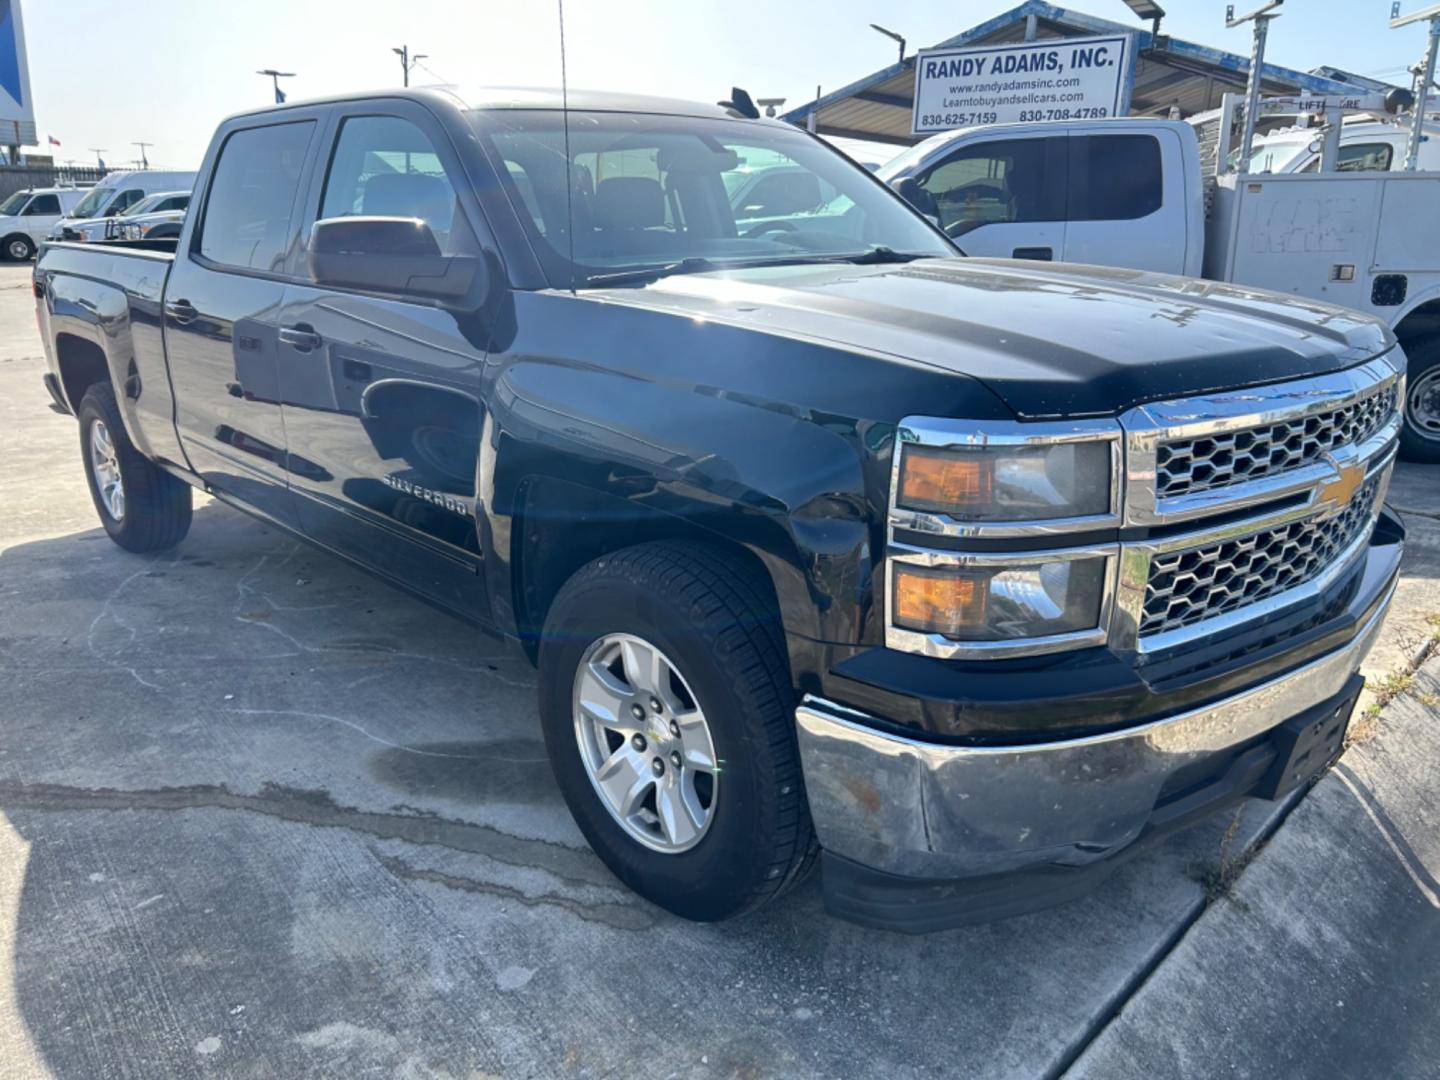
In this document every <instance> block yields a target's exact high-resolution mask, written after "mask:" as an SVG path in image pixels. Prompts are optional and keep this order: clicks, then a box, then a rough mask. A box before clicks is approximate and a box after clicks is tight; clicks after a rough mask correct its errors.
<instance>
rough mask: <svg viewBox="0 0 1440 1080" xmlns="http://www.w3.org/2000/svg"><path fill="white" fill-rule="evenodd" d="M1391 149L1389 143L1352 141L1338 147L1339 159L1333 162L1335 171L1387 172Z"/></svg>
mask: <svg viewBox="0 0 1440 1080" xmlns="http://www.w3.org/2000/svg"><path fill="white" fill-rule="evenodd" d="M1390 156H1391V149H1390V144H1389V143H1353V144H1351V145H1350V146H1342V147H1340V156H1339V159H1338V160H1337V161H1336V162H1335V170H1336V171H1337V172H1389V171H1390Z"/></svg>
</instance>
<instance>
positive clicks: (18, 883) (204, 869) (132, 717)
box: [0, 267, 1440, 1080]
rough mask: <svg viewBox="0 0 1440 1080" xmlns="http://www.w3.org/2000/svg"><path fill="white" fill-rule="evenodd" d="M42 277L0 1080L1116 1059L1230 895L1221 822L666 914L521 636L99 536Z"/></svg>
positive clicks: (24, 409)
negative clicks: (891, 908)
mask: <svg viewBox="0 0 1440 1080" xmlns="http://www.w3.org/2000/svg"><path fill="white" fill-rule="evenodd" d="M31 303H32V301H31V298H30V295H29V285H28V271H27V270H26V269H25V268H20V267H8V268H4V269H3V270H0V461H3V462H5V466H6V467H5V469H4V470H3V472H0V506H4V507H5V508H6V512H5V513H4V514H3V515H0V1080H12V1078H19V1077H26V1078H28V1077H32V1076H52V1075H53V1076H60V1077H92V1076H116V1077H128V1076H135V1077H145V1078H147V1080H150V1078H160V1077H179V1076H211V1075H214V1076H256V1077H262V1076H264V1077H268V1076H300V1075H305V1076H335V1077H353V1076H359V1075H376V1076H391V1075H395V1076H415V1077H447V1076H454V1077H461V1076H466V1077H473V1076H487V1075H500V1076H505V1077H549V1076H575V1077H581V1076H588V1077H601V1076H626V1077H668V1076H681V1077H686V1076H695V1077H699V1076H742V1077H752V1076H877V1075H885V1076H890V1077H909V1076H929V1075H936V1074H951V1075H985V1076H1016V1077H1028V1076H1039V1075H1047V1074H1054V1073H1056V1072H1058V1071H1060V1070H1062V1069H1063V1068H1065V1067H1066V1066H1067V1065H1068V1064H1069V1063H1070V1062H1072V1061H1073V1060H1075V1059H1076V1058H1077V1057H1079V1058H1080V1060H1081V1062H1082V1063H1085V1064H1086V1067H1087V1068H1091V1069H1092V1070H1093V1069H1096V1068H1100V1067H1101V1066H1100V1065H1096V1064H1093V1063H1095V1062H1100V1060H1101V1059H1099V1058H1098V1057H1095V1056H1094V1055H1096V1054H1098V1053H1100V1052H1101V1049H1102V1047H1103V1046H1105V1045H1106V1044H1107V1040H1114V1039H1116V1038H1117V1036H1116V1035H1114V1034H1112V1033H1113V1032H1116V1031H1117V1030H1118V1028H1117V1027H1116V1025H1117V1024H1119V1023H1123V1022H1126V1018H1127V1017H1128V1016H1129V1015H1130V1014H1131V1011H1132V1009H1133V1008H1134V1007H1135V1006H1136V1005H1137V1002H1139V1001H1142V1000H1144V998H1143V995H1144V994H1146V993H1150V992H1153V990H1152V988H1154V987H1157V986H1159V985H1160V983H1159V980H1160V979H1161V978H1163V977H1166V974H1167V973H1168V972H1169V971H1170V970H1171V969H1174V968H1175V967H1176V965H1177V962H1178V961H1177V957H1179V956H1180V955H1181V950H1183V948H1184V946H1185V944H1186V942H1187V941H1189V940H1190V937H1191V935H1193V934H1194V933H1196V932H1197V930H1198V929H1199V928H1201V927H1203V926H1205V925H1207V920H1209V919H1210V918H1211V917H1212V916H1213V915H1214V914H1215V913H1217V912H1218V911H1219V910H1220V905H1216V906H1215V907H1211V908H1210V909H1209V912H1208V913H1207V914H1205V915H1204V917H1201V918H1200V920H1199V922H1198V923H1197V922H1196V919H1197V917H1200V916H1201V913H1202V912H1204V911H1206V906H1205V905H1206V887H1205V884H1204V882H1205V880H1206V879H1207V877H1213V870H1214V867H1215V865H1216V863H1217V859H1218V855H1219V852H1220V850H1221V844H1222V841H1223V840H1224V839H1225V837H1226V833H1227V829H1228V828H1229V826H1230V824H1231V823H1230V822H1229V821H1223V820H1222V821H1214V822H1210V823H1207V824H1206V825H1204V826H1201V827H1199V828H1197V829H1195V830H1194V831H1192V832H1190V833H1187V834H1184V835H1182V836H1180V837H1176V838H1174V839H1173V840H1172V841H1171V842H1169V843H1168V844H1166V845H1164V846H1162V847H1160V848H1158V849H1156V850H1155V851H1153V852H1150V853H1147V854H1146V855H1144V856H1143V857H1141V858H1137V859H1135V860H1133V861H1132V862H1131V863H1129V864H1128V865H1126V866H1125V867H1124V868H1122V869H1121V870H1120V871H1119V872H1118V873H1117V874H1116V875H1115V876H1114V877H1113V878H1112V879H1111V880H1110V881H1109V882H1108V883H1107V884H1106V886H1105V887H1104V888H1103V889H1102V890H1101V892H1099V893H1098V894H1097V895H1095V896H1093V897H1091V898H1089V899H1087V900H1084V901H1082V902H1080V903H1078V904H1074V905H1071V906H1069V907H1066V908H1062V909H1058V910H1056V911H1052V912H1047V913H1043V914H1039V915H1035V916H1029V917H1026V918H1022V919H1017V920H1012V921H1010V922H1006V923H1001V924H996V925H992V926H986V927H978V928H974V929H969V930H965V931H957V932H953V933H948V934H941V935H936V936H933V937H929V938H920V939H913V938H905V937H899V936H892V935H886V934H878V933H875V932H872V931H867V930H861V929H859V928H856V927H853V926H849V925H847V924H844V923H840V922H836V921H834V920H831V919H829V918H828V917H826V916H825V915H824V913H823V911H822V910H821V907H820V902H819V896H818V891H817V889H816V888H815V884H814V882H813V881H812V882H811V883H810V884H809V885H807V886H806V887H804V888H803V889H801V890H800V891H799V892H798V894H795V895H793V896H791V897H789V898H787V899H786V900H784V901H783V902H781V903H779V904H776V905H773V906H772V907H771V908H770V909H768V910H766V911H763V912H761V913H760V914H758V915H756V916H754V917H751V918H747V919H744V920H740V921H736V922H731V923H726V924H721V925H718V926H696V925H692V924H687V923H684V922H681V921H679V920H676V919H674V918H671V917H670V916H668V915H666V914H664V913H663V912H660V911H658V910H657V909H655V908H653V907H650V906H649V905H647V904H645V903H644V902H643V901H640V900H638V899H637V898H635V897H634V896H633V895H632V894H630V893H628V892H627V891H626V890H625V889H624V888H623V887H621V886H620V885H619V884H618V883H616V882H615V881H614V879H612V878H611V877H610V875H609V874H608V872H607V871H606V870H605V869H604V868H603V866H601V864H600V863H599V861H598V860H597V859H595V857H594V856H593V855H592V854H591V853H590V852H589V850H588V849H587V848H586V847H585V845H584V843H583V840H582V839H581V837H580V835H579V833H578V831H577V830H576V829H575V827H574V826H573V824H572V823H571V822H570V820H569V817H568V815H567V814H566V811H565V808H564V806H563V803H562V802H561V800H560V797H559V794H558V792H557V791H556V790H555V787H554V784H553V781H552V780H551V778H550V773H549V769H548V767H547V765H546V763H545V761H544V756H543V748H542V746H541V742H540V738H539V732H538V728H537V723H536V718H535V706H534V674H533V672H532V671H531V670H530V669H529V668H528V667H527V666H525V665H523V664H521V663H517V662H516V661H515V660H514V659H512V658H509V657H507V656H506V655H504V654H503V653H502V650H501V648H500V646H499V645H498V644H497V643H495V642H493V641H491V640H489V639H486V638H484V637H482V636H481V635H479V634H478V633H476V632H474V631H472V630H470V629H468V628H467V627H465V626H463V625H461V624H459V623H456V622H454V621H452V620H450V619H449V618H447V617H446V616H444V615H441V614H438V613H436V612H434V611H433V610H431V609H429V608H428V607H425V606H424V605H421V604H420V603H418V602H416V601H413V600H411V599H410V598H408V597H406V596H404V595H402V594H400V593H398V592H396V591H394V590H392V589H390V588H389V587H387V586H385V585H382V584H380V583H378V582H376V581H374V580H373V579H371V578H369V577H367V576H365V575H363V574H360V573H359V572H357V571H354V570H352V569H350V568H349V567H347V566H346V565H344V564H342V563H340V562H338V561H336V560H334V559H332V558H330V557H328V556H326V555H323V554H321V553H318V552H315V551H313V550H311V549H309V548H308V547H306V546H304V545H302V544H299V543H296V542H295V541H292V540H290V539H289V538H287V537H284V536H282V535H280V534H278V533H276V532H274V531H273V530H270V529H268V528H266V527H265V526H262V525H260V524H257V523H255V522H253V521H251V520H250V519H248V518H246V517H244V516H242V515H240V514H238V513H237V512H235V511H233V510H230V509H229V508H227V507H224V506H221V505H218V504H214V503H205V504H203V505H202V506H201V507H200V508H199V509H197V512H196V517H195V525H194V529H193V530H192V532H191V534H190V536H189V538H187V540H186V541H185V542H184V543H183V544H182V545H181V546H180V548H179V549H177V550H176V551H175V552H172V553H168V554H166V555H164V556H161V557H157V558H139V557H136V556H133V555H129V554H127V553H125V552H123V551H121V550H120V549H118V548H117V547H115V546H114V545H113V544H111V543H110V542H109V541H108V540H107V538H106V537H105V535H104V533H103V531H102V530H101V529H100V528H99V526H98V524H97V522H96V520H95V517H94V510H93V508H92V507H91V505H90V501H89V497H88V494H87V492H86V489H85V485H84V480H83V476H82V474H81V471H80V465H79V458H78V448H77V439H76V431H75V425H74V421H73V420H71V419H69V418H67V417H61V416H57V415H55V414H54V413H51V412H49V411H48V410H47V409H46V398H45V395H44V392H43V390H42V388H41V386H40V382H39V377H40V374H41V372H42V371H43V361H42V360H41V359H40V355H41V354H40V346H39V342H38V340H37V338H36V334H35V328H34V321H33V317H32V314H31ZM1402 491H1403V492H1404V493H1405V498H1406V499H1408V500H1411V501H1413V502H1414V503H1415V506H1414V507H1413V509H1415V510H1416V511H1417V512H1418V513H1417V514H1415V515H1413V517H1412V529H1413V530H1414V531H1413V532H1412V536H1416V537H1417V541H1418V542H1413V543H1412V548H1411V550H1412V561H1411V563H1410V565H1409V566H1408V567H1407V572H1408V573H1409V575H1410V576H1409V577H1408V579H1407V584H1406V591H1405V592H1404V594H1402V595H1403V603H1402V605H1401V606H1402V609H1403V610H1402V612H1401V613H1399V614H1397V616H1396V617H1395V618H1394V619H1392V623H1391V628H1392V629H1393V631H1394V632H1392V631H1391V630H1387V636H1386V639H1385V643H1384V646H1383V648H1382V649H1381V650H1379V651H1377V663H1378V664H1379V667H1378V668H1377V670H1379V671H1385V670H1388V669H1389V668H1390V667H1394V666H1403V665H1405V664H1408V663H1410V662H1412V661H1413V658H1414V655H1415V654H1416V653H1417V652H1418V651H1419V648H1420V645H1419V644H1417V642H1419V641H1421V640H1423V632H1422V630H1421V628H1424V627H1427V626H1428V624H1427V623H1426V622H1425V617H1426V616H1428V615H1429V614H1433V613H1434V612H1436V611H1440V558H1437V552H1440V470H1436V469H1427V470H1413V471H1410V472H1407V473H1404V474H1402V476H1401V477H1400V478H1398V479H1397V485H1396V497H1397V499H1398V498H1399V497H1400V494H1401V492H1402ZM1426 514H1434V515H1436V516H1435V517H1426V516H1423V515H1426ZM1420 537H1423V538H1424V539H1419V538H1420ZM1416 634H1420V635H1421V636H1420V638H1417V639H1415V640H1414V641H1412V637H1413V636H1414V635H1416ZM1394 732H1395V729H1392V728H1390V727H1388V726H1387V725H1384V724H1382V725H1381V729H1380V733H1379V735H1378V736H1377V738H1376V744H1375V745H1376V746H1377V747H1385V746H1388V745H1390V742H1391V741H1392V740H1393V739H1395V738H1396V737H1397V736H1396V734H1395V733H1394ZM1376 752H1377V753H1378V752H1379V751H1378V750H1377V751H1376ZM1327 783H1328V781H1327ZM1309 806H1310V804H1309V802H1308V801H1307V802H1306V803H1304V804H1302V810H1303V811H1306V812H1309ZM1428 810H1429V808H1423V811H1424V812H1421V811H1417V814H1418V817H1417V818H1416V820H1417V821H1428V822H1431V823H1433V822H1434V821H1435V820H1436V819H1435V817H1434V815H1433V814H1430V815H1429V816H1428V817H1427V816H1426V814H1427V813H1428ZM1276 814H1277V811H1276V808H1274V807H1272V806H1268V805H1264V804H1255V805H1253V806H1251V807H1250V808H1249V809H1248V810H1247V811H1246V813H1245V814H1244V815H1243V818H1242V819H1241V822H1240V825H1239V826H1238V827H1237V829H1236V830H1235V833H1234V835H1233V836H1232V837H1231V839H1230V840H1229V841H1228V846H1227V852H1228V855H1229V857H1230V858H1232V859H1233V858H1234V857H1235V855H1237V854H1238V853H1239V852H1241V851H1242V850H1243V849H1244V846H1245V844H1246V843H1247V842H1248V840H1249V839H1250V838H1252V837H1254V836H1256V835H1258V834H1260V833H1261V832H1262V831H1263V830H1264V829H1266V828H1267V827H1269V826H1270V825H1272V824H1273V823H1274V822H1275V819H1276ZM1292 820H1293V819H1292ZM1290 828H1291V824H1289V823H1287V824H1284V825H1282V826H1281V827H1280V831H1279V833H1278V834H1277V838H1276V839H1275V840H1272V841H1271V844H1270V847H1269V848H1267V849H1266V851H1265V852H1264V853H1263V854H1262V855H1261V856H1260V858H1259V859H1257V860H1256V863H1255V864H1254V865H1253V866H1252V867H1251V869H1250V871H1249V872H1247V874H1246V875H1245V876H1244V877H1242V879H1241V884H1242V885H1243V884H1245V883H1247V882H1248V879H1249V874H1251V873H1254V872H1255V871H1256V870H1258V869H1259V868H1260V867H1261V866H1263V865H1264V863H1265V860H1267V859H1268V858H1269V857H1270V852H1271V851H1272V850H1279V849H1278V847H1277V845H1278V843H1279V840H1280V839H1281V838H1284V837H1286V836H1287V835H1288V831H1289V830H1290ZM1432 828H1433V824H1432ZM1431 867H1432V870H1433V869H1434V864H1433V863H1432V864H1431ZM1295 872H1296V873H1303V872H1305V865H1304V863H1303V862H1301V863H1297V864H1296V870H1295ZM1387 880H1388V879H1387ZM1396 884H1397V887H1400V888H1403V889H1407V890H1410V891H1411V892H1413V883H1411V884H1409V885H1406V884H1405V882H1402V881H1399V880H1398V879H1396ZM1387 887H1388V886H1387ZM1403 895H1408V894H1403ZM1396 902H1397V903H1399V902H1402V894H1397V900H1396ZM1187 932H1188V933H1187ZM1177 944H1178V948H1177ZM1188 963H1189V965H1190V968H1191V969H1192V975H1193V974H1194V973H1193V969H1194V966H1195V964H1196V961H1194V960H1191V961H1189V962H1188ZM1196 977H1198V976H1196ZM1147 980H1148V981H1147ZM1137 987H1143V988H1144V989H1142V991H1141V993H1142V997H1141V998H1136V997H1135V996H1134V995H1135V991H1136V988H1137ZM1351 1000H1352V1001H1353V1000H1355V999H1354V997H1353V996H1352V998H1351ZM1418 1007H1420V1008H1422V1010H1423V1011H1425V1015H1426V1017H1427V1019H1428V1020H1429V1021H1430V1022H1431V1023H1432V1025H1433V1022H1434V1018H1435V1009H1434V1007H1433V1003H1432V1004H1430V1005H1421V1006H1418ZM1116 1014H1119V1017H1120V1019H1119V1020H1118V1021H1115V1023H1113V1024H1112V1023H1111V1020H1112V1017H1115V1016H1116ZM1195 1022H1196V1021H1195V1018H1194V1016H1193V1012H1192V1011H1191V1010H1189V1009H1184V1008H1181V1009H1178V1010H1177V1011H1176V1012H1175V1013H1174V1014H1173V1015H1172V1016H1171V1018H1170V1023H1171V1024H1172V1025H1174V1024H1181V1025H1183V1024H1187V1023H1195ZM1107 1025H1109V1027H1108V1028H1107ZM1097 1036H1098V1037H1099V1038H1098V1041H1097ZM1087 1048H1088V1054H1087ZM1107 1060H1112V1059H1107ZM1138 1060H1139V1059H1137V1061H1138ZM1117 1067H1118V1066H1117ZM1137 1067H1138V1065H1137ZM1095 1074H1096V1075H1102V1074H1103V1073H1102V1072H1096V1073H1095ZM1164 1074H1165V1073H1164V1070H1163V1069H1161V1070H1160V1071H1159V1072H1156V1073H1152V1075H1164Z"/></svg>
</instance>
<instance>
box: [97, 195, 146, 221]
mask: <svg viewBox="0 0 1440 1080" xmlns="http://www.w3.org/2000/svg"><path fill="white" fill-rule="evenodd" d="M144 197H145V192H143V191H141V190H140V189H139V188H130V189H129V190H127V191H122V192H121V193H120V194H119V195H117V196H115V201H114V202H112V203H111V204H110V206H109V207H108V208H107V209H106V211H105V216H106V217H115V216H116V215H117V214H123V213H124V212H125V211H126V210H128V209H129V208H130V207H132V206H134V205H135V204H136V203H137V202H139V201H140V200H141V199H143V198H144Z"/></svg>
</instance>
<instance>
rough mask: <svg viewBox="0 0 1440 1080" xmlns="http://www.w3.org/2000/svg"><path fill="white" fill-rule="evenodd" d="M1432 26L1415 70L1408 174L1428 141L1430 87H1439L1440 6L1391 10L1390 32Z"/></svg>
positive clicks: (1413, 169) (1407, 148)
mask: <svg viewBox="0 0 1440 1080" xmlns="http://www.w3.org/2000/svg"><path fill="white" fill-rule="evenodd" d="M1427 20H1428V21H1429V23H1430V44H1429V46H1428V47H1427V48H1426V50H1425V59H1424V61H1422V62H1421V64H1420V65H1419V67H1418V68H1417V69H1416V71H1415V115H1414V117H1412V118H1411V121H1410V143H1409V145H1408V146H1407V147H1406V148H1405V171H1406V172H1414V171H1415V166H1416V165H1418V164H1419V163H1420V144H1421V142H1423V141H1424V139H1425V110H1426V108H1427V107H1428V106H1429V102H1430V88H1431V87H1432V86H1433V85H1434V84H1435V53H1436V51H1437V48H1440V4H1434V5H1432V6H1430V7H1428V8H1424V9H1422V10H1420V11H1417V12H1415V13H1414V14H1411V15H1401V14H1400V0H1395V3H1394V4H1393V5H1392V6H1391V8H1390V29H1391V30H1395V29H1397V28H1399V27H1401V26H1409V25H1410V24H1411V23H1417V22H1425V21H1427Z"/></svg>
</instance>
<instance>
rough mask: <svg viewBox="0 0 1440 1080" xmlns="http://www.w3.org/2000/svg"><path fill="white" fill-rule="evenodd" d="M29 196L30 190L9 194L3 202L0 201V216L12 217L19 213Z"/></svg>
mask: <svg viewBox="0 0 1440 1080" xmlns="http://www.w3.org/2000/svg"><path fill="white" fill-rule="evenodd" d="M29 198H30V192H28V191H17V192H16V193H15V194H14V195H11V196H10V197H9V198H8V199H6V200H5V201H4V202H3V203H0V216H4V217H14V216H15V215H16V214H18V213H20V211H21V209H22V208H23V207H24V206H25V203H26V202H27V201H28V200H29Z"/></svg>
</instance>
